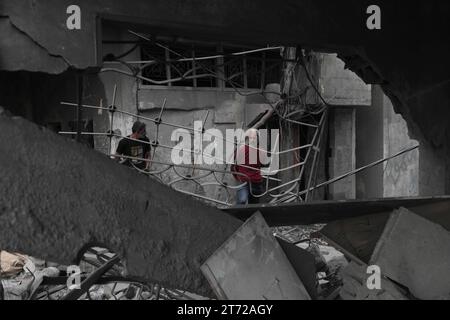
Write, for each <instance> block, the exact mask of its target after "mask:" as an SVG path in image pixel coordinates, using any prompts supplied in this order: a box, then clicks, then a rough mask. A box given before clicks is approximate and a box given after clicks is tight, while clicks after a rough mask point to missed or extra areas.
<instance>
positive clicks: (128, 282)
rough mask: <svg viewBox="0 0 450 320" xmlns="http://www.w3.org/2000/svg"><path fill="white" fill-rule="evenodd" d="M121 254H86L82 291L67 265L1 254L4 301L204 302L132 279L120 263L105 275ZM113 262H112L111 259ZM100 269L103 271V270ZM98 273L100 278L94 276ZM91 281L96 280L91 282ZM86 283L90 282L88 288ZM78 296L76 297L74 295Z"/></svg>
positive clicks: (0, 292)
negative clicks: (107, 263)
mask: <svg viewBox="0 0 450 320" xmlns="http://www.w3.org/2000/svg"><path fill="white" fill-rule="evenodd" d="M116 256H117V255H116V254H114V253H112V252H110V251H109V250H107V249H105V248H101V247H90V248H88V249H87V250H86V252H83V254H82V257H81V259H80V261H78V264H77V266H78V267H79V269H78V270H79V271H80V273H78V275H79V276H80V279H81V284H80V287H81V288H80V289H77V288H74V287H72V286H73V285H76V284H77V282H76V280H75V279H76V278H75V277H74V276H73V275H74V274H73V273H70V272H68V271H69V268H73V267H74V266H65V265H60V264H57V263H52V262H48V261H44V260H40V259H37V258H35V257H31V256H28V255H24V254H19V253H10V252H7V251H4V250H2V251H1V252H0V261H1V269H0V271H1V273H0V300H72V299H73V298H76V299H80V300H204V299H208V298H205V297H202V296H200V295H196V294H192V293H190V292H186V291H183V290H177V289H169V288H166V287H163V286H161V285H160V284H158V283H149V282H145V281H142V280H141V279H136V278H134V277H130V276H128V275H127V274H128V272H127V270H126V267H125V266H124V265H123V264H122V263H121V261H120V260H118V261H117V262H115V263H114V264H110V266H109V268H108V269H105V270H104V273H102V274H98V271H97V270H99V269H100V268H101V267H102V264H103V265H104V263H105V261H106V262H108V259H112V258H114V257H116ZM110 261H111V260H110ZM99 266H100V268H99ZM96 272H97V275H98V276H96V277H95V276H94V275H95V274H96ZM89 278H91V279H92V280H93V281H91V282H90V283H88V282H89V280H88V279H89ZM83 283H88V285H86V286H84V285H83ZM77 291H78V293H77V294H76V295H74V294H73V293H74V292H77Z"/></svg>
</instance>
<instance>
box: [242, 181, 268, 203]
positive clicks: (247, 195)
mask: <svg viewBox="0 0 450 320" xmlns="http://www.w3.org/2000/svg"><path fill="white" fill-rule="evenodd" d="M250 188H251V189H252V192H250ZM263 192H264V184H263V183H251V184H250V183H249V182H247V184H246V185H244V186H242V187H241V188H240V189H238V190H237V194H236V203H237V204H247V203H249V204H250V203H259V199H260V197H255V196H254V195H260V194H262V193H263Z"/></svg>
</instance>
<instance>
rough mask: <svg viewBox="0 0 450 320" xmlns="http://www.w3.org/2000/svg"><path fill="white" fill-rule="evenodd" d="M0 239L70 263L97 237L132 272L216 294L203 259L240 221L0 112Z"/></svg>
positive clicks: (5, 246)
mask: <svg viewBox="0 0 450 320" xmlns="http://www.w3.org/2000/svg"><path fill="white" fill-rule="evenodd" d="M0 135H1V137H2V139H1V141H0V154H1V155H2V156H1V157H0V167H1V168H2V175H1V176H0V194H1V195H2V196H1V197H0V226H1V228H0V248H1V249H2V250H7V251H10V252H22V253H25V254H28V255H32V256H36V257H39V258H43V259H46V260H49V261H55V262H59V263H63V264H71V263H72V262H73V260H74V259H75V257H76V254H77V252H78V250H79V249H81V247H82V246H83V245H85V244H87V243H90V242H99V243H103V244H104V245H106V246H107V247H108V248H110V249H112V250H114V251H115V252H117V253H119V254H120V255H121V256H122V257H123V258H124V260H125V261H126V264H127V266H128V271H129V273H130V274H131V275H135V276H138V277H142V278H144V279H148V280H154V281H158V282H159V283H161V284H165V285H166V286H168V287H174V288H180V289H186V290H190V291H191V292H196V293H199V294H204V295H209V296H211V294H212V293H211V291H210V287H209V285H208V283H207V281H206V279H205V278H204V277H203V275H202V274H201V272H200V265H201V264H202V263H203V262H204V261H205V260H206V259H207V258H208V257H209V256H210V255H211V254H212V253H213V252H214V251H215V250H216V249H217V248H218V247H219V246H220V245H221V244H222V243H223V242H224V241H225V240H226V239H227V238H228V237H229V236H230V235H231V234H232V233H233V232H234V231H235V230H236V229H237V228H238V227H239V226H240V225H241V222H240V221H239V220H237V219H235V218H233V217H230V216H228V215H224V214H223V212H220V211H219V210H218V209H215V208H213V207H210V206H207V205H205V204H204V203H202V202H200V201H198V200H195V199H193V198H192V197H190V196H188V195H184V194H181V193H179V192H177V191H175V190H173V189H171V188H169V187H167V186H165V185H163V184H161V183H159V182H157V181H155V180H153V179H151V178H149V177H147V176H146V175H142V174H139V173H137V172H135V171H134V170H132V169H131V168H128V167H125V166H121V165H119V164H117V163H115V162H114V161H112V160H111V159H109V158H108V157H107V156H105V155H103V154H101V153H99V152H96V151H94V150H92V149H89V148H87V147H85V146H83V145H81V144H78V143H75V142H74V141H71V140H69V139H66V138H63V137H61V136H58V135H56V134H55V133H53V132H51V131H49V130H47V129H44V128H40V127H38V126H37V125H35V124H33V123H31V122H29V121H27V120H25V119H23V118H19V117H9V116H6V115H5V113H3V114H2V113H1V112H0Z"/></svg>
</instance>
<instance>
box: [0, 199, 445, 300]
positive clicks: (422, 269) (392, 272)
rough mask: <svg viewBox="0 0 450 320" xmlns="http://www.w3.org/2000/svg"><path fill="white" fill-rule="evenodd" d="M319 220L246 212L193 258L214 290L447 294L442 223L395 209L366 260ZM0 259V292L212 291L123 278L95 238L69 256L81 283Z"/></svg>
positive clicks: (120, 296)
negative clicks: (272, 220) (271, 218)
mask: <svg viewBox="0 0 450 320" xmlns="http://www.w3.org/2000/svg"><path fill="white" fill-rule="evenodd" d="M323 226H324V225H316V226H297V227H289V228H287V227H284V228H283V227H281V228H280V227H279V228H269V227H268V226H267V225H266V224H265V221H264V219H263V218H262V215H261V214H260V213H256V214H254V215H253V216H252V217H251V218H250V219H248V220H247V221H246V222H245V223H244V224H243V225H242V226H241V227H240V228H239V229H238V230H237V231H236V232H235V233H234V234H233V235H232V236H231V237H230V238H229V239H228V240H227V241H226V242H225V243H224V244H223V245H222V246H221V247H219V248H218V249H217V251H216V252H215V253H213V254H212V255H211V256H210V257H209V258H208V259H207V260H206V261H205V262H204V264H203V265H202V266H201V270H202V272H203V275H204V276H205V277H206V278H207V280H208V282H209V284H210V285H211V288H212V290H213V292H214V293H215V294H216V297H215V298H219V299H261V298H263V299H264V298H267V299H307V300H309V299H313V300H407V299H450V281H449V277H447V272H448V270H450V232H448V231H447V230H446V229H444V228H443V227H442V226H440V225H439V224H436V223H433V222H431V221H429V220H427V219H425V218H423V217H421V216H419V215H417V214H415V213H413V212H411V211H409V210H408V209H405V208H400V209H398V210H394V211H393V212H392V213H391V214H390V217H389V220H388V222H387V223H386V225H385V226H384V230H383V232H382V235H381V237H380V238H379V239H378V241H377V243H376V246H375V249H374V250H373V253H372V255H371V258H370V261H369V262H368V263H365V262H363V261H362V260H360V259H359V258H358V257H356V256H354V255H352V254H351V253H349V252H348V251H347V250H346V249H345V248H343V247H339V245H337V244H336V243H332V245H330V244H328V243H327V239H326V237H322V235H321V233H320V232H321V228H322V227H323ZM330 241H331V242H333V241H332V240H330ZM0 262H1V277H0V280H1V281H0V299H4V300H26V299H37V300H45V299H49V300H58V299H84V300H175V299H179V300H201V299H210V298H207V297H204V296H200V295H196V294H193V293H189V292H186V291H182V290H174V289H169V288H166V287H164V286H162V285H161V284H159V283H149V282H145V281H142V279H138V278H134V277H130V276H129V275H128V271H127V267H126V265H125V263H123V262H122V261H121V260H120V259H119V258H118V255H117V254H115V253H113V252H112V251H110V250H108V249H106V248H102V247H100V246H95V245H92V246H85V248H83V249H82V250H81V251H80V252H79V253H78V255H77V259H76V263H77V264H76V265H77V266H78V267H79V270H80V277H81V286H80V287H81V288H80V289H74V288H73V287H71V285H73V282H71V280H70V279H72V278H71V274H70V273H69V272H68V270H69V269H68V266H65V265H60V264H56V263H52V262H48V261H44V260H40V259H36V258H34V257H31V256H28V255H24V254H19V253H11V252H7V251H4V250H3V251H1V252H0ZM105 266H107V267H105ZM374 266H375V268H374ZM72 267H73V266H72ZM247 272H248V274H247ZM273 279H275V282H273ZM377 281H378V282H377ZM274 283H275V285H274ZM242 288H246V289H247V290H243V289H242ZM248 288H251V290H248ZM77 292H78V293H77Z"/></svg>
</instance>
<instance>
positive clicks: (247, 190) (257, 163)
mask: <svg viewBox="0 0 450 320" xmlns="http://www.w3.org/2000/svg"><path fill="white" fill-rule="evenodd" d="M260 152H262V150H260V149H259V139H258V130H256V129H253V128H252V129H249V130H247V131H246V133H245V142H244V144H243V145H241V146H239V148H238V149H237V151H236V154H235V161H236V164H235V165H234V166H233V167H232V171H233V175H234V177H235V179H236V180H238V182H240V183H244V182H245V185H243V186H242V187H241V188H239V189H238V190H237V194H236V203H237V204H247V203H258V202H259V198H260V197H258V195H261V194H263V193H264V183H263V178H262V176H261V167H263V165H262V164H261V157H260V156H261V154H260Z"/></svg>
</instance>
